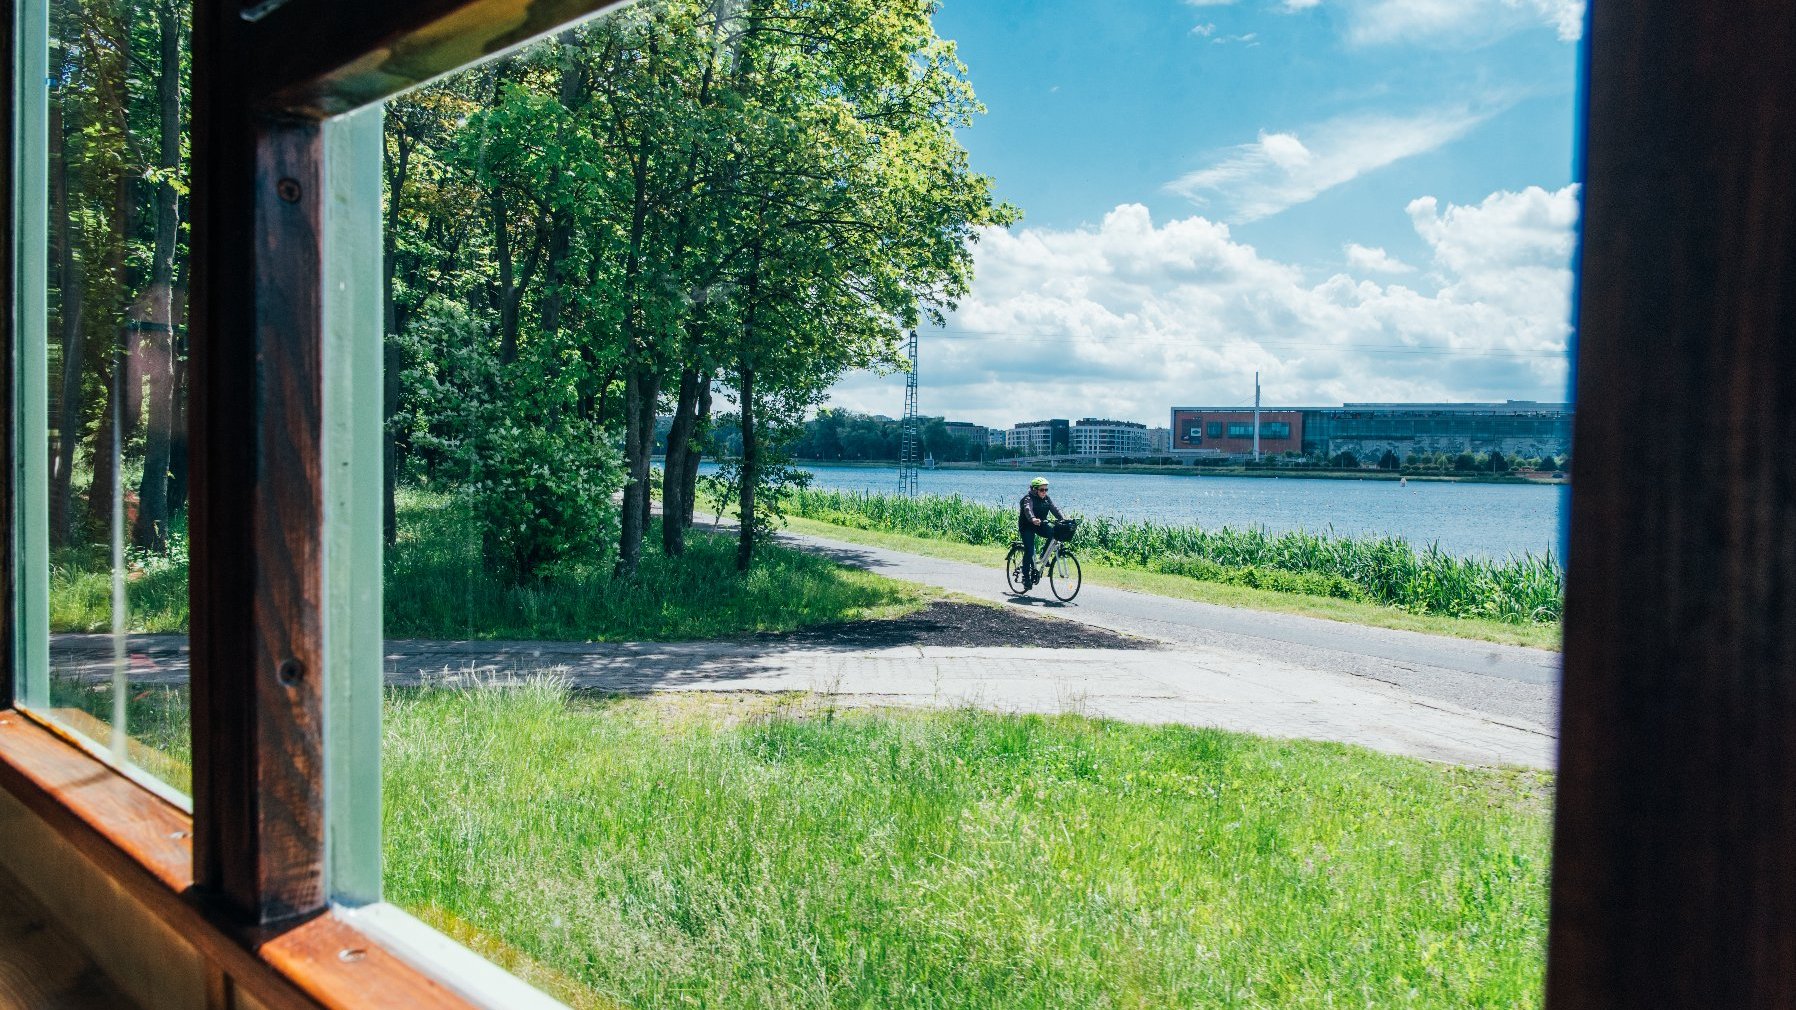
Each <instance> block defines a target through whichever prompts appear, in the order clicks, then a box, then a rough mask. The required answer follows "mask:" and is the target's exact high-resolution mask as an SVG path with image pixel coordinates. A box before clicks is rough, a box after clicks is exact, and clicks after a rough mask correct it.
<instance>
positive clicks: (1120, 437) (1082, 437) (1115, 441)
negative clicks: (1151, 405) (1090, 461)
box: [1069, 417, 1152, 456]
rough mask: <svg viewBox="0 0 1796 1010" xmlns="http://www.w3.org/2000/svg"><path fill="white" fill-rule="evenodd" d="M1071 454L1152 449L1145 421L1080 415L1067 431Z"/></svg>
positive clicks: (1122, 453) (1121, 453)
mask: <svg viewBox="0 0 1796 1010" xmlns="http://www.w3.org/2000/svg"><path fill="white" fill-rule="evenodd" d="M1069 434H1070V436H1071V438H1072V447H1073V455H1075V456H1145V455H1147V454H1148V453H1149V452H1151V451H1152V449H1151V447H1150V445H1149V443H1148V436H1147V425H1145V424H1138V423H1136V422H1134V421H1112V420H1110V419H1109V418H1103V417H1081V418H1079V423H1077V424H1075V425H1073V427H1072V429H1071V431H1070V432H1069Z"/></svg>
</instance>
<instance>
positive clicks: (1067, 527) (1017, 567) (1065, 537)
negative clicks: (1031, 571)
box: [1004, 519, 1083, 603]
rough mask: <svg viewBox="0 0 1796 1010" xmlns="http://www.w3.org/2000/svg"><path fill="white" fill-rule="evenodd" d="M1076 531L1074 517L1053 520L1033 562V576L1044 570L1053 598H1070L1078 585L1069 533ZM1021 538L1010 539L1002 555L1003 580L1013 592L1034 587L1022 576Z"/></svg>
mask: <svg viewBox="0 0 1796 1010" xmlns="http://www.w3.org/2000/svg"><path fill="white" fill-rule="evenodd" d="M1078 531H1079V521H1078V520H1077V519H1062V520H1060V521H1059V522H1057V523H1055V524H1054V526H1053V529H1052V532H1051V533H1048V534H1046V535H1047V536H1048V546H1047V549H1046V550H1044V551H1042V555H1041V560H1040V561H1039V562H1037V563H1036V566H1035V567H1036V571H1037V578H1038V579H1039V578H1040V576H1041V575H1042V574H1045V575H1046V576H1047V579H1048V589H1049V590H1050V591H1051V592H1053V594H1054V598H1055V599H1056V600H1059V601H1060V602H1062V603H1070V602H1072V599H1073V597H1075V596H1077V595H1079V586H1080V585H1081V584H1082V583H1083V576H1082V575H1081V573H1080V571H1079V557H1078V555H1077V554H1075V553H1073V544H1072V540H1073V536H1074V534H1076V533H1078ZM1023 575H1024V570H1023V542H1022V540H1020V539H1019V540H1012V541H1011V542H1010V553H1009V554H1007V555H1005V557H1004V580H1005V581H1006V582H1007V583H1009V584H1010V591H1011V593H1012V594H1013V595H1016V596H1022V595H1024V594H1026V593H1028V592H1029V590H1030V589H1032V588H1034V586H1033V584H1032V583H1029V582H1026V581H1024V578H1023Z"/></svg>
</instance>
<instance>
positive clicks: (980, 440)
mask: <svg viewBox="0 0 1796 1010" xmlns="http://www.w3.org/2000/svg"><path fill="white" fill-rule="evenodd" d="M942 426H943V427H945V428H947V429H948V434H949V435H950V436H951V437H953V438H957V439H961V440H963V441H967V442H971V443H973V444H974V445H990V444H991V429H989V428H987V427H986V426H985V425H983V424H974V423H973V422H971V421H946V420H944V421H943V422H942Z"/></svg>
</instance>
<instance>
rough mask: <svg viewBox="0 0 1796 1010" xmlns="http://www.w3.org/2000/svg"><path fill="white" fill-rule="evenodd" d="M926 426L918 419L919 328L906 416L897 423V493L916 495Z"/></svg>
mask: <svg viewBox="0 0 1796 1010" xmlns="http://www.w3.org/2000/svg"><path fill="white" fill-rule="evenodd" d="M922 443H923V429H922V424H921V422H919V421H918V420H917V331H916V330H912V331H910V371H909V372H907V373H906V374H905V377H904V419H903V420H902V421H900V422H899V425H898V493H899V494H902V495H906V496H908V497H911V498H915V497H916V496H917V466H918V464H920V463H922V462H923V444H922Z"/></svg>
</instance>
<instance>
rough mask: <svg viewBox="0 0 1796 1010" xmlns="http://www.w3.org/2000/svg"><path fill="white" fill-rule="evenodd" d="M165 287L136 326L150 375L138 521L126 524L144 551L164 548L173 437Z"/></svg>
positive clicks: (172, 383)
mask: <svg viewBox="0 0 1796 1010" xmlns="http://www.w3.org/2000/svg"><path fill="white" fill-rule="evenodd" d="M168 290H169V289H168V288H167V287H166V286H160V285H159V286H157V287H153V288H151V289H150V291H149V295H150V297H151V298H153V299H154V300H155V302H156V305H155V307H154V308H153V310H152V311H153V312H154V313H155V315H154V316H153V317H152V318H151V320H150V321H148V322H145V323H143V324H141V325H142V326H143V327H144V329H143V330H142V339H141V340H140V341H139V342H138V346H137V360H138V362H139V363H140V364H141V366H142V368H143V371H144V373H145V374H146V375H147V376H148V377H149V382H150V392H149V418H148V423H147V426H146V427H145V429H144V441H143V477H142V478H141V479H140V480H139V481H138V485H137V518H136V520H135V521H133V522H132V524H131V543H132V545H133V546H136V547H139V548H141V549H144V550H151V551H164V550H167V548H168V464H169V451H170V449H171V443H172V440H173V434H174V420H175V369H174V348H173V340H172V338H173V335H174V334H173V326H171V325H170V324H168V323H164V322H162V320H163V319H168V318H171V317H172V312H170V311H169V308H168V306H169V303H170V300H171V299H172V297H173V296H172V295H168V294H165V293H164V292H167V291H168Z"/></svg>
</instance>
